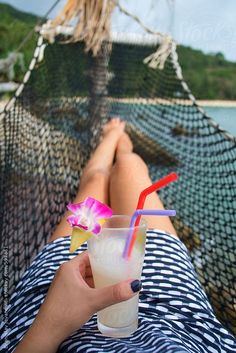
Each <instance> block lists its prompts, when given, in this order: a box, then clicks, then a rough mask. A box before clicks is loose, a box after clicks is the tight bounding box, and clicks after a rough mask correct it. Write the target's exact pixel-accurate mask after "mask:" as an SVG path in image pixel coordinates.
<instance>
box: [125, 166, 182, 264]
mask: <svg viewBox="0 0 236 353" xmlns="http://www.w3.org/2000/svg"><path fill="white" fill-rule="evenodd" d="M177 178H178V175H177V174H176V173H170V174H169V175H167V176H165V177H164V178H162V179H161V180H158V181H157V182H156V183H154V184H152V185H151V186H149V187H148V188H146V189H144V190H143V191H142V192H141V194H140V196H139V199H138V204H137V207H136V210H142V209H143V206H144V203H145V200H146V197H147V196H148V195H149V194H151V193H153V192H154V191H157V190H159V189H161V188H163V187H164V186H166V185H168V184H169V183H171V182H172V181H175V180H176V179H177ZM140 219H141V216H139V217H137V219H136V222H135V225H134V226H135V227H137V226H138V225H139V222H140ZM135 239H136V234H135V231H134V232H133V236H132V240H131V242H130V247H129V251H128V257H129V256H130V255H131V252H132V249H133V246H134V243H135Z"/></svg>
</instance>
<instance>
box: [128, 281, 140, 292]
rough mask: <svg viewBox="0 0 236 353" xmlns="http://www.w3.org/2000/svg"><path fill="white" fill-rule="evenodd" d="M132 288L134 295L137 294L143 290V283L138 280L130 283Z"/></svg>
mask: <svg viewBox="0 0 236 353" xmlns="http://www.w3.org/2000/svg"><path fill="white" fill-rule="evenodd" d="M130 287H131V289H132V291H133V292H134V293H136V292H138V291H140V289H141V288H142V283H141V282H140V281H139V280H138V279H136V280H134V281H133V282H131V283H130Z"/></svg>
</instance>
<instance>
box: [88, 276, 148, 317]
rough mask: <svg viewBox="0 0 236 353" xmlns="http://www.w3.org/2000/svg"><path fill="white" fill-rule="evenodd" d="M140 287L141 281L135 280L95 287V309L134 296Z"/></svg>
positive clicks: (100, 308)
mask: <svg viewBox="0 0 236 353" xmlns="http://www.w3.org/2000/svg"><path fill="white" fill-rule="evenodd" d="M141 288H142V283H141V282H140V281H139V280H138V279H136V280H133V281H132V280H127V281H123V282H120V283H117V284H114V285H113V286H109V287H104V288H99V289H95V290H94V292H96V293H95V295H96V307H97V308H96V309H97V311H99V310H102V309H104V308H106V307H107V306H110V305H113V304H117V303H120V302H123V301H124V300H128V299H131V298H132V297H134V296H135V295H136V294H137V293H138V292H139V291H140V289H141Z"/></svg>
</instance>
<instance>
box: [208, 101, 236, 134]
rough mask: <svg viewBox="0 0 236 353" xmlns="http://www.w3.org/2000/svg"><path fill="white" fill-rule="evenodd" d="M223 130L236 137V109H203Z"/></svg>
mask: <svg viewBox="0 0 236 353" xmlns="http://www.w3.org/2000/svg"><path fill="white" fill-rule="evenodd" d="M203 109H204V110H205V111H206V112H207V115H209V116H210V117H211V118H213V120H215V121H216V122H217V123H218V124H219V125H220V126H221V127H222V128H223V129H224V130H226V131H228V132H229V133H230V134H231V135H233V136H235V137H236V107H203Z"/></svg>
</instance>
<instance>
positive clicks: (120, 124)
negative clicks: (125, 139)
mask: <svg viewBox="0 0 236 353" xmlns="http://www.w3.org/2000/svg"><path fill="white" fill-rule="evenodd" d="M124 129H125V122H124V121H121V120H120V118H112V119H111V120H110V121H108V122H107V123H106V124H105V125H104V126H103V137H105V136H107V135H109V134H113V135H114V137H116V138H117V142H118V140H119V138H120V137H121V136H122V134H123V132H124Z"/></svg>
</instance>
